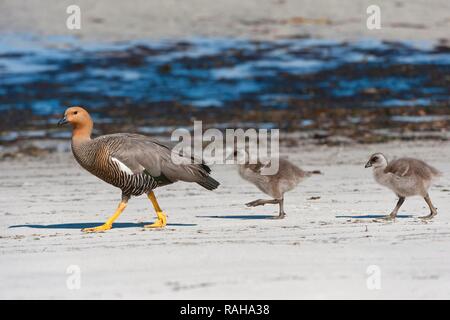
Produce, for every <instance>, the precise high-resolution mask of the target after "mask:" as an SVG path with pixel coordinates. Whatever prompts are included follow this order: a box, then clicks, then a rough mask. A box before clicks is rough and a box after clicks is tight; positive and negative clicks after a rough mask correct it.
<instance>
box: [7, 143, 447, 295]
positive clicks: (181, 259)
mask: <svg viewBox="0 0 450 320" xmlns="http://www.w3.org/2000/svg"><path fill="white" fill-rule="evenodd" d="M449 147H450V144H449V143H448V142H447V143H442V142H427V143H424V142H420V143H419V142H414V143H401V144H400V143H398V142H396V143H389V144H385V145H370V146H354V147H344V148H338V147H317V146H309V147H303V148H301V149H298V150H294V149H292V150H290V151H289V153H290V154H291V155H292V156H291V157H290V159H291V160H292V161H294V162H295V163H297V164H300V165H301V166H302V167H303V168H305V169H320V170H322V172H323V173H324V175H320V176H317V175H315V176H313V177H311V178H310V179H309V180H307V181H306V182H305V183H304V184H303V185H301V186H300V187H299V188H297V189H296V190H295V191H293V192H291V193H289V194H287V197H286V212H287V213H288V216H287V218H286V219H284V220H281V221H280V220H269V219H258V218H261V216H265V215H275V214H276V212H277V208H276V206H266V207H260V208H246V207H245V206H244V203H245V202H248V201H250V200H254V199H256V198H260V197H264V196H263V195H261V193H260V192H259V191H258V190H257V189H256V188H255V187H253V186H252V185H249V184H248V183H246V182H244V181H243V180H241V179H240V177H239V176H238V174H237V172H236V168H234V167H232V166H215V167H214V168H213V169H214V176H215V177H216V178H217V179H218V180H219V181H221V183H222V186H221V187H220V188H219V189H218V190H217V191H215V192H208V191H206V190H203V189H202V188H201V187H199V186H196V185H191V184H186V183H177V184H175V185H171V186H168V187H164V188H161V189H159V190H157V192H156V194H157V196H158V198H159V200H160V203H161V205H162V206H163V208H164V209H165V210H166V212H167V213H168V214H169V223H170V225H169V226H168V227H167V228H166V229H165V230H144V229H143V228H142V227H141V226H140V225H139V223H141V222H142V221H145V222H149V221H152V220H153V219H154V213H153V210H152V209H151V205H150V202H149V201H148V200H147V199H146V198H145V197H139V198H133V199H132V200H131V202H130V205H129V207H128V208H127V209H126V211H125V212H124V214H123V215H122V216H121V217H120V218H119V220H118V224H117V225H116V226H117V228H115V229H112V230H110V231H108V232H106V233H101V234H84V233H82V232H80V230H79V229H80V228H81V227H83V226H87V225H89V224H91V223H97V222H98V223H100V222H104V221H105V220H106V218H107V217H108V216H109V215H110V214H111V213H112V212H113V210H114V209H115V206H116V205H117V203H118V201H119V198H120V192H119V190H118V189H115V188H114V187H111V186H109V185H107V184H106V183H104V182H102V181H100V180H98V179H97V178H95V177H93V176H91V175H90V174H88V173H87V172H85V171H83V170H82V169H81V168H80V167H79V166H78V165H77V164H76V163H75V161H74V160H73V158H72V156H71V155H69V154H62V155H53V156H51V157H49V158H45V159H22V160H18V161H6V162H0V173H1V176H0V195H1V197H0V217H1V218H0V219H1V224H0V298H64V299H65V298H151V299H163V298H164V299H179V298H188V299H190V298H206V299H215V298H224V299H232V298H253V299H259V298H273V299H277V298H287V299H292V298H352V299H360V298H369V299H379V298H388V299H391V298H407V299H413V298H414V299H429V298H446V299H448V298H450V215H449V209H450V206H449V201H448V198H449V195H450V179H449V174H450V163H449V162H448V159H449V157H450V148H449ZM374 151H383V152H385V153H386V154H387V155H389V156H391V157H392V156H394V155H395V156H403V155H410V156H416V157H420V158H422V159H424V160H426V161H428V162H430V163H431V164H433V165H435V166H436V167H437V168H439V169H440V170H442V171H443V172H444V177H443V178H441V179H440V181H438V182H437V183H436V185H435V186H434V187H433V188H432V190H431V197H432V200H433V201H434V203H435V205H436V206H437V207H438V216H437V217H436V218H435V219H434V220H433V221H432V222H429V223H425V222H422V221H420V220H419V219H418V218H417V216H419V215H425V214H428V208H427V207H426V204H425V202H424V201H423V200H422V199H420V198H411V199H408V200H407V201H406V203H405V205H404V206H403V208H402V210H401V212H400V215H401V217H400V218H399V219H397V221H396V222H394V223H392V222H387V223H384V222H383V223H380V222H374V221H372V220H373V219H372V218H360V219H350V218H345V217H339V216H365V215H381V214H386V213H389V212H390V210H391V209H392V208H393V207H394V205H395V202H396V198H395V196H394V194H392V193H391V192H390V191H389V190H387V189H384V188H382V187H381V186H378V185H377V184H376V183H375V182H374V181H373V178H372V176H371V174H372V173H371V170H370V169H364V163H365V162H366V160H367V157H368V156H369V155H370V154H371V153H372V152H374ZM285 153H286V150H285ZM312 196H320V197H321V198H320V199H319V200H308V199H309V198H310V197H312ZM405 215H412V217H404V216H405ZM214 216H219V217H214ZM239 216H241V217H239ZM402 216H403V217H402ZM135 224H136V225H135ZM16 225H29V226H28V227H27V226H24V227H13V226H16ZM33 225H34V227H32V226H33ZM70 265H77V266H79V267H80V269H81V288H80V289H79V290H69V289H67V286H66V280H67V277H68V275H67V274H66V269H67V267H68V266H70ZM369 265H377V266H379V268H380V270H381V289H380V290H369V289H368V288H367V285H366V280H367V277H368V275H367V274H366V270H367V267H368V266H369Z"/></svg>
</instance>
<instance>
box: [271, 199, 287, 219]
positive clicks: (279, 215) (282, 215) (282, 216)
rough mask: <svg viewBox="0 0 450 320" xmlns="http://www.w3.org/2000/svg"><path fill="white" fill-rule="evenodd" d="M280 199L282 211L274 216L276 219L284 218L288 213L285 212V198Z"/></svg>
mask: <svg viewBox="0 0 450 320" xmlns="http://www.w3.org/2000/svg"><path fill="white" fill-rule="evenodd" d="M277 200H278V204H279V205H280V211H279V214H278V216H276V217H274V219H284V217H286V213H285V212H284V206H283V204H284V198H281V199H277Z"/></svg>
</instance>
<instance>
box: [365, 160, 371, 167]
mask: <svg viewBox="0 0 450 320" xmlns="http://www.w3.org/2000/svg"><path fill="white" fill-rule="evenodd" d="M371 166H372V163H371V162H370V160H369V161H367V163H366V165H365V166H364V168H370V167H371Z"/></svg>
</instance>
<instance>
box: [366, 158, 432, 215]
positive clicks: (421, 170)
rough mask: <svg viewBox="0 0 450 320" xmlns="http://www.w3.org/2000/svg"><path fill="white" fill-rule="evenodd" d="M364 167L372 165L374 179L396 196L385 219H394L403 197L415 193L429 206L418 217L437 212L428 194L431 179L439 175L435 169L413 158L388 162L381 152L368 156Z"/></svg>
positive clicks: (403, 199) (403, 200)
mask: <svg viewBox="0 0 450 320" xmlns="http://www.w3.org/2000/svg"><path fill="white" fill-rule="evenodd" d="M365 167H366V168H369V167H373V175H374V178H375V181H377V182H378V183H379V184H381V185H383V186H385V187H388V188H389V189H391V190H392V191H394V192H395V194H396V195H397V196H398V202H397V205H396V206H395V208H394V210H393V211H392V212H391V214H389V215H387V216H386V217H385V219H388V220H390V219H395V217H396V216H397V213H398V210H399V209H400V207H401V206H402V204H403V202H405V198H406V197H411V196H416V195H418V196H422V197H423V198H424V199H425V201H426V203H427V204H428V207H429V208H430V214H429V215H427V216H424V217H420V218H422V219H431V218H433V217H434V216H435V215H436V214H437V210H436V208H435V207H434V206H433V204H432V203H431V199H430V196H429V194H428V189H429V188H430V186H431V183H432V182H433V180H434V179H435V178H437V177H438V176H440V175H441V173H440V172H439V171H438V170H437V169H435V168H433V167H432V166H430V165H428V164H427V163H425V162H423V161H421V160H418V159H413V158H400V159H396V160H393V161H391V162H388V160H387V158H386V157H385V156H384V155H383V154H382V153H375V154H373V155H372V156H370V159H369V161H368V162H367V163H366V166H365Z"/></svg>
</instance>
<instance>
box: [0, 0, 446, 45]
mask: <svg viewBox="0 0 450 320" xmlns="http://www.w3.org/2000/svg"><path fill="white" fill-rule="evenodd" d="M72 4H73V1H69V0H63V1H54V0H42V1H17V0H3V1H2V2H1V3H0V12H2V13H7V14H2V17H1V19H0V30H2V32H5V33H8V32H13V33H17V32H19V33H20V32H25V33H29V32H30V31H32V32H33V33H34V34H37V35H44V36H47V35H51V36H54V35H64V36H67V35H76V36H78V37H80V38H81V39H83V40H91V41H92V40H93V41H124V40H135V39H164V38H172V39H173V38H186V37H192V36H196V37H244V38H251V39H261V40H267V39H280V38H290V37H304V36H310V37H312V38H327V39H346V40H354V39H360V38H378V39H386V40H399V39H401V40H425V41H430V40H441V39H443V40H449V37H450V35H449V32H448V30H449V27H450V17H449V14H448V13H449V12H450V3H449V2H448V1H446V0H432V1H427V0H417V1H401V0H400V1H390V0H379V1H377V2H376V4H377V5H379V6H380V9H381V23H382V25H381V29H380V30H368V29H367V28H366V19H367V17H368V15H367V13H366V9H367V7H368V6H369V5H372V4H374V3H373V1H369V0H363V1H334V0H246V1H240V0H223V1H209V0H190V1H182V0H164V1H161V0H150V1H149V0H133V1H131V2H123V1H111V0H97V1H89V0H79V1H77V2H76V4H77V5H79V6H80V8H81V12H82V25H81V30H75V31H72V30H68V29H67V28H66V24H65V23H66V19H67V17H68V15H67V14H66V8H67V7H68V6H69V5H72Z"/></svg>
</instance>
